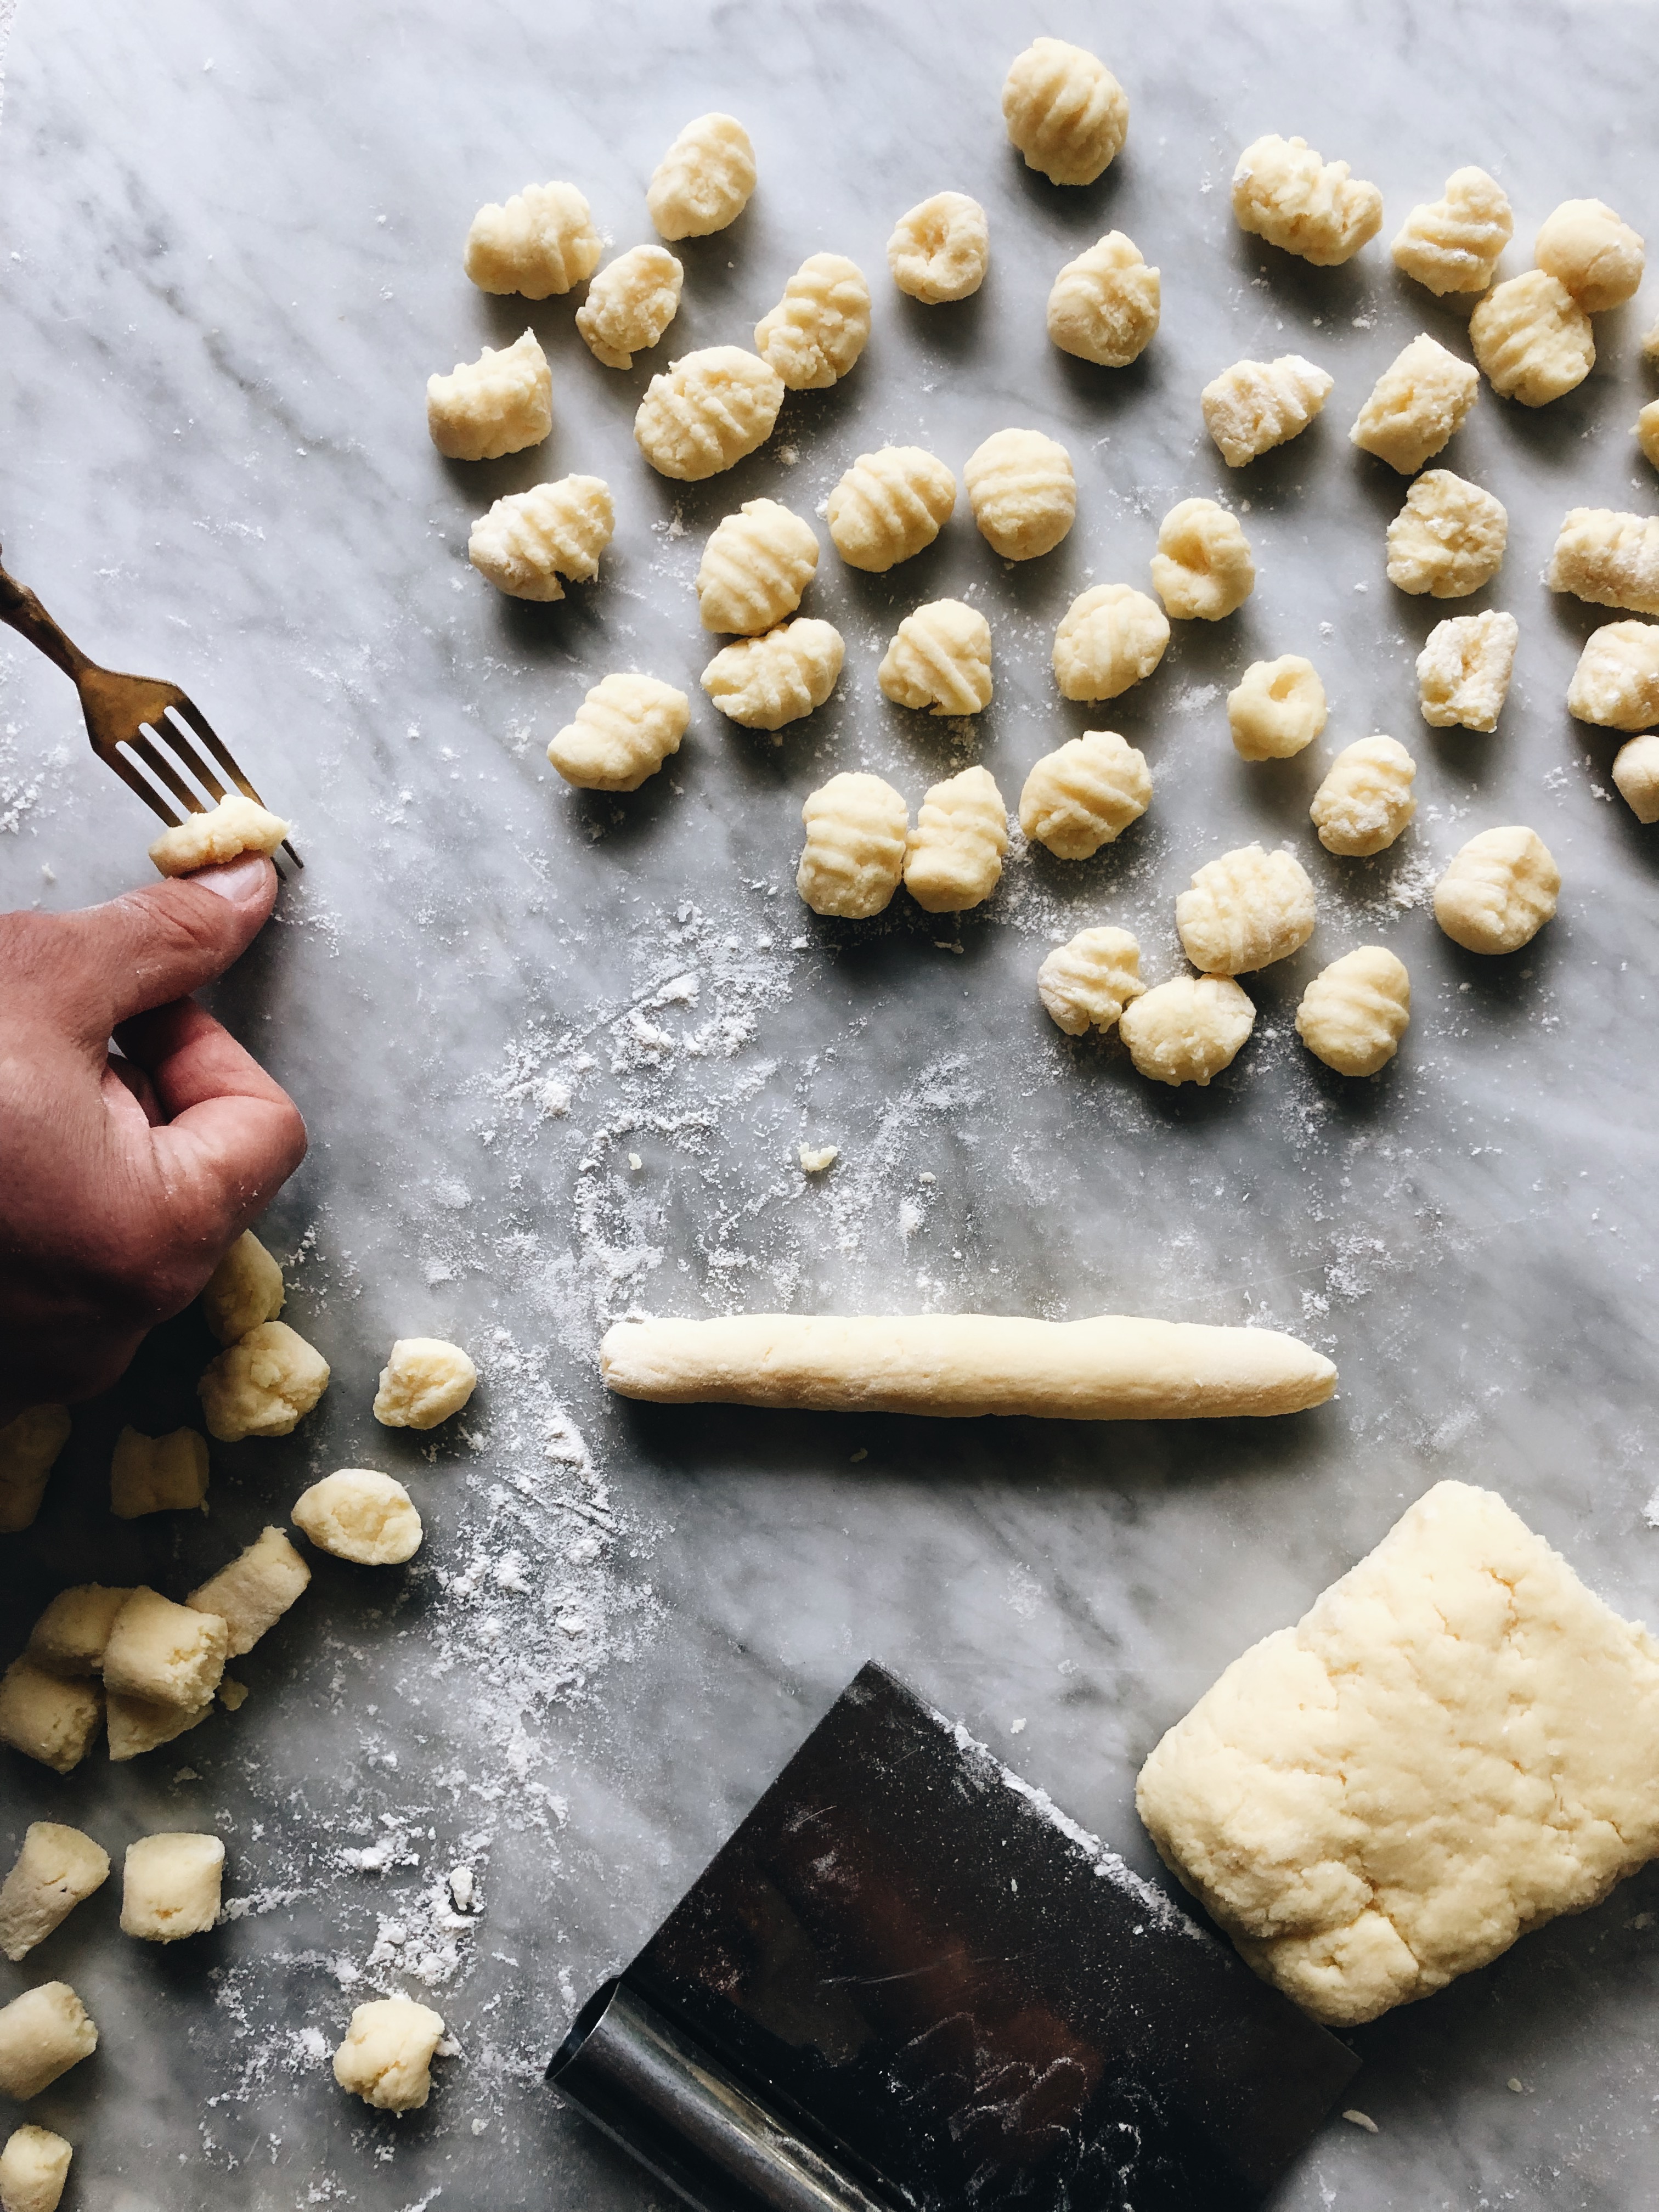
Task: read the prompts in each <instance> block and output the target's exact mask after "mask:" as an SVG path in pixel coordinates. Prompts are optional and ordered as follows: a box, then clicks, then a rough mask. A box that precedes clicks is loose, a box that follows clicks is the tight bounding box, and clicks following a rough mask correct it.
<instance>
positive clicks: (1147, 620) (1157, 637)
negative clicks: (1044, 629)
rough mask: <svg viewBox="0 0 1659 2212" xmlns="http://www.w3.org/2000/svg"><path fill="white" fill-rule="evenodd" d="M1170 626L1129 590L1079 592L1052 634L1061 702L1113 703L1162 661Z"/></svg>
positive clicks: (1102, 587)
mask: <svg viewBox="0 0 1659 2212" xmlns="http://www.w3.org/2000/svg"><path fill="white" fill-rule="evenodd" d="M1169 642H1170V625H1169V622H1168V620H1167V618H1166V617H1165V616H1164V611H1163V609H1162V608H1161V607H1160V606H1159V605H1158V603H1157V601H1156V600H1155V599H1148V598H1147V596H1146V592H1138V591H1136V590H1135V588H1134V586H1133V585H1132V584H1096V585H1093V586H1091V588H1090V589H1089V590H1088V591H1086V592H1079V594H1078V596H1077V598H1076V599H1073V602H1072V604H1071V605H1070V606H1069V607H1067V609H1066V612H1065V613H1064V614H1063V615H1062V616H1061V617H1060V627H1059V628H1058V629H1056V630H1055V632H1054V680H1055V682H1056V683H1057V684H1059V686H1060V695H1061V696H1062V697H1063V698H1066V699H1085V700H1100V699H1115V698H1117V697H1118V696H1120V694H1121V693H1122V692H1125V691H1127V690H1128V689H1129V687H1130V685H1131V684H1139V683H1140V682H1141V681H1142V679H1143V678H1146V677H1148V676H1150V675H1151V674H1152V671H1153V670H1154V669H1155V668H1156V667H1157V666H1158V662H1159V661H1160V660H1162V659H1163V658H1164V647H1166V646H1167V645H1168V644H1169Z"/></svg>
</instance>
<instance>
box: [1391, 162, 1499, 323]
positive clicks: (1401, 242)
mask: <svg viewBox="0 0 1659 2212" xmlns="http://www.w3.org/2000/svg"><path fill="white" fill-rule="evenodd" d="M1514 234H1515V215H1514V211H1513V210H1512V209H1511V208H1510V203H1509V195H1508V194H1507V193H1506V192H1505V191H1504V187H1503V186H1502V185H1500V184H1499V183H1498V179H1496V178H1495V177H1489V176H1488V175H1487V174H1486V171H1485V170H1484V169H1478V168H1474V167H1469V168H1466V169H1454V170H1453V171H1452V173H1451V174H1450V176H1449V177H1448V178H1447V179H1446V189H1445V191H1444V192H1443V194H1442V195H1441V197H1440V198H1438V199H1437V200H1426V201H1425V203H1424V204H1423V205H1422V206H1421V207H1414V208H1413V210H1412V211H1411V213H1410V214H1409V215H1408V216H1407V217H1406V220H1405V222H1403V223H1402V224H1401V227H1400V231H1399V234H1398V235H1397V236H1396V237H1395V241H1394V244H1393V246H1391V247H1390V248H1389V251H1390V252H1391V253H1392V254H1393V255H1394V258H1395V267H1396V268H1399V269H1403V270H1405V272H1406V274H1407V276H1415V277H1416V279H1417V281H1418V283H1419V284H1425V285H1426V286H1427V287H1428V289H1429V290H1430V291H1431V292H1433V293H1435V294H1437V295H1439V296H1440V297H1442V298H1443V297H1444V295H1446V294H1447V293H1448V292H1484V291H1485V290H1486V287H1487V285H1488V284H1490V283H1491V282H1492V272H1493V270H1495V269H1496V268H1497V266H1498V256H1499V255H1500V254H1501V253H1502V252H1503V251H1504V247H1505V246H1507V245H1508V244H1509V242H1510V239H1511V238H1512V237H1513V236H1514Z"/></svg>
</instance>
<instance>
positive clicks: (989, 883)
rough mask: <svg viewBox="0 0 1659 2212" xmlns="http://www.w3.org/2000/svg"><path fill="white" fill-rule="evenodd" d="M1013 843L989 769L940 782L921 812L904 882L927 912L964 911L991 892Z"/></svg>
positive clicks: (968, 771) (912, 836) (965, 771)
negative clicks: (1011, 842)
mask: <svg viewBox="0 0 1659 2212" xmlns="http://www.w3.org/2000/svg"><path fill="white" fill-rule="evenodd" d="M1007 849H1008V815H1007V810H1006V807H1005V806H1004V805H1003V803H1002V793H1000V791H999V790H998V789H997V787H996V781H995V779H994V776H993V775H992V774H991V772H990V770H989V769H984V768H965V769H963V771H962V773H961V775H953V776H950V777H948V778H947V779H946V780H945V782H943V783H936V784H935V785H934V786H933V789H932V790H931V791H930V792H929V793H928V794H927V797H926V799H923V800H922V802H921V807H920V809H919V810H918V811H917V814H916V826H915V829H913V830H912V831H911V832H910V836H909V842H908V845H907V846H906V848H905V855H904V888H905V889H906V890H908V892H909V894H910V896H911V897H912V898H913V899H915V902H916V904H917V905H918V906H919V907H921V908H922V909H923V910H924V912H926V913H927V914H960V913H961V912H962V911H963V909H964V908H967V907H970V906H978V905H979V904H980V903H981V901H983V900H985V899H987V898H989V897H990V896H991V894H992V892H993V891H994V890H995V889H996V887H997V884H998V883H999V882H1000V879H1001V876H1002V856H1003V854H1005V853H1006V851H1007Z"/></svg>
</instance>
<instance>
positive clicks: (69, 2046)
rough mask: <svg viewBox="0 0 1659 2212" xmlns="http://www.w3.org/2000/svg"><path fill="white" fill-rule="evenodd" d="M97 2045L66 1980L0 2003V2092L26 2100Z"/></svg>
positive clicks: (85, 2014)
mask: <svg viewBox="0 0 1659 2212" xmlns="http://www.w3.org/2000/svg"><path fill="white" fill-rule="evenodd" d="M97 2048H98V2030H97V2029H96V2028H95V2027H94V2025H93V2023H92V2021H91V2019H90V2017H89V2016H88V2012H87V2008H86V2007H85V2006H84V2005H83V2004H82V2002H81V2000H80V1998H79V1997H77V1996H76V1994H75V1992H74V1990H72V1989H71V1988H70V1985H69V1984H68V1983H67V1982H42V1983H41V1984H40V1986H39V1987H38V1988H36V1989H33V1990H24V1992H23V1994H22V1996H21V1997H14V1998H13V1999H12V2001H11V2002H10V2003H9V2005H6V2006H4V2007H0V2093H3V2094H4V2095H6V2096H8V2097H15V2098H16V2100H17V2101H18V2103H19V2104H20V2105H21V2104H27V2102H28V2100H29V2099H30V2098H31V2097H38V2096H39V2095H40V2092H41V2090H42V2089H45V2088H47V2087H50V2085H51V2084H52V2082H54V2081H56V2080H57V2079H58V2075H60V2074H67V2073H68V2071H69V2069H70V2067H71V2066H75V2065H77V2064H78V2063H80V2061H81V2060H82V2059H83V2058H90V2057H91V2056H92V2054H93V2052H94V2051H96V2050H97Z"/></svg>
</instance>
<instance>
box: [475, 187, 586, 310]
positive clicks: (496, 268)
mask: <svg viewBox="0 0 1659 2212" xmlns="http://www.w3.org/2000/svg"><path fill="white" fill-rule="evenodd" d="M604 251H605V247H604V245H603V243H602V241H601V240H600V238H599V232H598V231H597V230H596V229H595V228H593V216H592V210H590V208H589V207H588V204H587V202H586V199H585V198H584V197H582V195H581V193H580V192H579V191H577V190H576V187H575V186H574V185H562V184H552V185H526V186H525V188H524V190H523V191H521V192H514V193H513V197H512V198H511V199H509V200H508V201H507V203H506V204H505V205H500V204H497V203H496V202H495V201H494V200H491V201H490V202H489V204H488V205H486V206H484V207H481V208H480V209H479V210H478V212H477V215H475V216H473V218H472V228H471V230H469V231H468V233H467V234H466V253H465V266H466V273H467V275H468V276H470V277H471V279H472V281H473V283H475V284H476V285H477V287H478V289H479V290H480V291H481V292H517V293H518V294H520V296H521V297H522V298H524V299H526V300H550V299H552V298H553V297H554V296H555V295H556V294H558V293H561V292H568V291H569V290H570V289H571V287H572V286H573V285H575V284H581V283H586V280H587V278H588V277H590V276H592V274H593V271H594V270H596V269H597V268H598V267H599V256H600V255H601V254H602V253H603V252H604Z"/></svg>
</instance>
